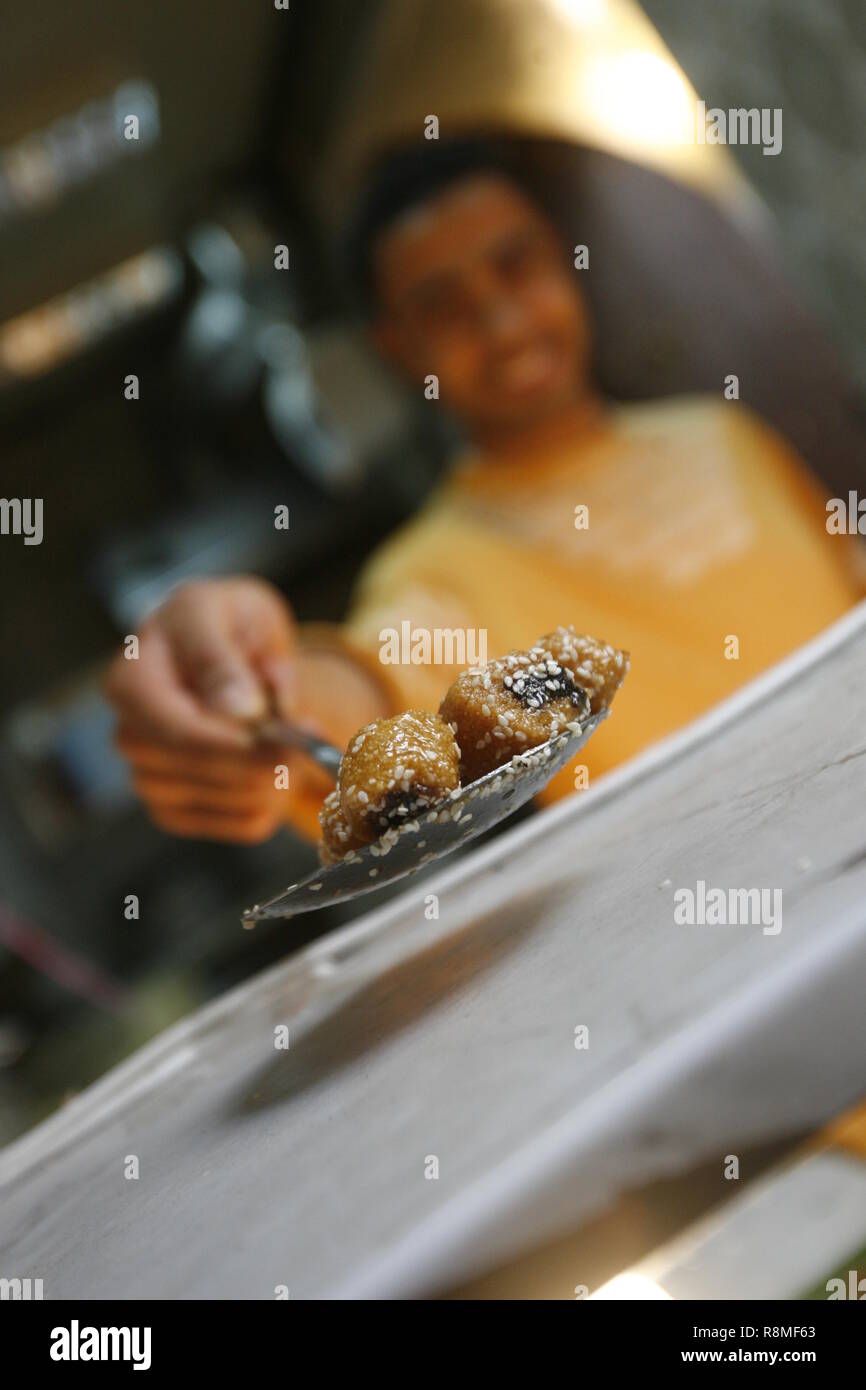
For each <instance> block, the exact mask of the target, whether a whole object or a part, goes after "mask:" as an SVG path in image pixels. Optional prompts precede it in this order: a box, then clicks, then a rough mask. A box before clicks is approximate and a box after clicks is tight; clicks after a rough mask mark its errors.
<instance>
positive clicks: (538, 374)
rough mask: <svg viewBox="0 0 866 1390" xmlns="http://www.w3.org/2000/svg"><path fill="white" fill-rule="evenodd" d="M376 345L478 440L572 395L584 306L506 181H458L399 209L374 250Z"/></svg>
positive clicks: (570, 273)
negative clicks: (432, 389)
mask: <svg viewBox="0 0 866 1390" xmlns="http://www.w3.org/2000/svg"><path fill="white" fill-rule="evenodd" d="M374 271H375V275H376V282H377V287H378V294H379V306H380V307H379V316H378V322H377V329H376V336H377V341H378V343H379V346H380V348H381V349H382V351H383V352H384V353H385V355H386V356H387V357H389V358H390V359H391V360H392V361H393V362H394V363H395V365H397V366H398V367H399V368H400V369H401V370H402V371H403V372H405V373H406V374H407V375H408V376H410V377H411V378H412V379H413V380H415V381H423V379H424V378H425V377H426V376H428V375H430V374H431V373H434V374H435V375H436V376H437V377H438V378H439V387H440V392H441V396H442V399H443V400H444V401H445V402H446V403H447V404H448V405H449V406H450V407H451V408H452V409H453V410H455V411H456V412H457V413H458V414H459V415H460V416H462V417H463V419H464V420H465V422H466V423H467V424H468V425H469V426H470V428H474V429H476V430H478V431H480V432H482V433H488V434H489V433H491V432H497V431H503V430H507V429H509V428H514V427H518V428H519V427H524V426H526V425H530V424H532V423H534V422H536V421H539V420H541V419H543V418H544V417H546V416H548V415H552V414H554V413H555V412H556V411H557V410H560V409H562V408H564V407H565V406H567V405H569V404H571V403H572V402H574V401H575V400H576V399H578V398H579V396H580V394H581V391H582V388H583V386H584V384H585V379H586V373H587V363H588V357H589V326H588V323H587V319H586V313H585V309H584V305H583V300H582V298H581V296H580V294H579V292H578V289H577V286H576V284H575V276H576V273H577V272H576V271H574V270H572V269H571V268H570V265H569V263H568V261H567V260H566V257H565V254H564V249H563V247H562V246H561V245H560V243H559V241H558V240H557V237H556V235H555V233H554V231H553V228H552V227H551V226H550V223H549V222H548V221H547V220H546V219H545V217H544V216H543V215H542V213H541V212H540V211H539V209H538V208H537V207H536V206H535V205H534V204H533V203H532V202H530V201H529V199H528V198H527V197H525V196H524V194H523V193H522V192H521V191H520V190H519V189H518V188H517V187H516V186H515V185H513V184H512V183H510V182H509V181H508V180H507V179H505V178H502V177H499V176H498V175H495V174H479V175H472V176H468V177H467V178H465V179H462V180H460V181H459V182H457V183H455V184H453V185H452V186H451V187H449V188H447V189H445V190H444V191H443V192H442V193H440V194H437V195H435V196H434V197H433V198H431V199H430V200H429V201H427V202H425V203H423V204H421V205H420V206H419V207H417V208H415V209H413V210H411V211H410V212H408V213H406V215H405V216H404V217H402V218H400V219H399V220H398V221H396V222H395V223H394V224H393V225H392V226H390V227H388V228H387V229H386V230H385V231H384V232H383V233H382V234H381V235H380V237H379V239H378V241H377V243H376V245H375V247H374Z"/></svg>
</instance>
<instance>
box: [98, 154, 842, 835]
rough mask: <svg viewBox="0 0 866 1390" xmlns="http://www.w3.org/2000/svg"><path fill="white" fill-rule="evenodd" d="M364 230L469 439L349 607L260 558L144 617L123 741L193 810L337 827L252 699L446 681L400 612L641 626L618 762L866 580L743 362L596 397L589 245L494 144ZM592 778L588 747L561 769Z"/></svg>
mask: <svg viewBox="0 0 866 1390" xmlns="http://www.w3.org/2000/svg"><path fill="white" fill-rule="evenodd" d="M358 246H359V252H360V255H359V261H360V264H359V267H358V273H359V276H360V278H361V279H362V281H363V282H364V283H365V285H366V288H367V290H368V293H369V297H370V300H371V314H372V327H373V333H374V336H375V340H376V342H377V344H378V346H379V348H380V350H381V352H382V353H383V354H384V355H385V356H386V358H387V359H388V360H389V361H390V362H391V363H392V364H393V365H394V367H395V368H396V369H397V370H398V371H399V372H401V374H402V375H404V376H405V377H406V378H407V379H408V380H409V381H410V382H412V383H415V385H416V388H417V389H419V390H420V389H422V388H423V387H424V385H425V384H426V386H427V389H428V394H429V393H430V391H431V383H434V381H435V383H438V391H439V395H440V397H441V400H442V402H443V403H444V404H445V405H447V406H448V407H449V408H450V409H451V410H452V411H453V412H454V413H455V414H456V415H457V416H459V418H460V419H461V421H462V423H463V425H464V427H465V430H466V432H467V434H468V437H469V439H470V441H471V448H470V449H469V450H468V451H467V454H466V456H465V457H464V458H461V459H459V460H458V461H457V462H456V465H455V468H454V470H453V472H452V474H451V476H450V477H449V478H448V480H447V481H446V482H445V483H444V484H443V485H442V486H441V487H440V488H439V490H438V491H437V492H436V493H435V494H434V496H433V497H432V498H431V499H430V500H429V501H428V502H427V503H426V505H425V506H424V507H423V508H422V510H421V512H420V514H419V515H418V516H417V517H416V518H415V520H414V521H412V522H411V523H410V524H408V525H407V526H405V527H404V528H403V529H402V530H401V531H400V532H399V533H398V534H397V535H396V536H395V537H393V538H392V539H391V540H390V541H389V542H388V543H387V544H385V545H384V546H383V547H382V548H381V549H380V550H379V551H378V552H377V553H376V554H375V555H374V556H373V558H372V559H371V561H370V562H369V563H368V564H367V566H366V567H365V569H364V571H363V573H362V575H361V577H360V583H359V585H358V589H357V593H356V596H355V600H354V602H353V605H352V607H351V610H350V612H349V614H348V617H347V619H346V622H345V623H344V624H343V625H342V626H341V627H327V626H321V625H319V626H315V627H306V628H301V629H298V628H297V627H296V624H295V622H294V619H293V616H292V613H291V609H290V607H289V605H288V603H287V602H286V600H285V599H284V598H283V596H282V595H281V594H280V593H278V592H277V591H276V590H275V589H273V588H272V587H271V586H269V585H267V584H265V583H263V582H262V581H259V580H256V579H253V578H239V579H230V580H219V581H213V582H202V583H197V584H192V585H187V586H185V587H184V588H182V589H180V590H179V591H177V592H176V593H175V594H174V595H173V596H172V597H171V598H170V599H169V601H168V602H167V603H166V604H165V605H164V606H163V607H162V608H161V609H160V610H159V611H158V612H157V613H155V614H154V615H153V616H152V617H151V618H150V619H149V620H148V622H147V623H146V624H145V626H144V628H143V630H142V632H141V647H140V660H138V661H125V660H124V659H123V658H122V657H118V658H117V659H116V660H115V662H114V663H113V666H112V668H111V670H110V673H109V677H108V683H107V689H108V694H109V698H110V699H111V700H112V702H113V704H114V705H115V708H116V710H117V713H118V717H119V724H120V728H119V746H120V748H121V749H122V751H123V752H124V754H125V755H126V757H127V758H128V760H129V762H130V764H131V767H132V771H133V776H134V779H135V785H136V788H137V790H138V792H139V794H140V795H141V797H142V799H143V800H144V802H145V804H146V806H147V807H148V810H149V812H150V814H151V816H152V817H153V819H154V820H155V821H156V823H157V824H158V825H160V826H162V827H164V828H165V829H166V830H170V831H173V832H175V833H177V834H181V835H194V836H201V837H208V838H214V839H224V840H234V841H254V840H260V839H263V838H266V837H267V836H269V835H271V834H272V833H273V832H274V831H275V830H276V829H277V827H278V826H279V825H280V824H281V823H283V822H285V821H289V822H290V823H292V824H293V825H294V826H295V827H296V828H297V829H298V830H300V831H301V833H304V834H307V835H310V836H315V835H316V834H317V824H316V812H317V809H318V806H319V805H320V804H321V800H322V797H323V796H324V794H325V792H326V791H327V789H328V783H327V781H325V780H324V779H323V778H322V776H321V774H320V773H318V772H317V771H316V770H315V769H314V768H312V767H311V766H310V765H309V763H307V762H306V760H304V759H302V758H300V757H298V756H297V755H288V754H285V755H281V758H282V759H283V760H289V761H290V762H291V767H292V774H291V789H290V790H289V791H282V790H275V787H274V764H275V762H276V761H278V760H280V759H278V758H277V757H276V756H275V751H274V749H273V748H272V747H271V748H262V747H261V745H260V744H258V743H257V740H256V735H255V724H256V721H257V720H259V719H261V718H262V717H263V716H265V715H266V714H267V713H268V711H269V710H270V709H272V708H278V709H280V710H281V711H282V712H283V713H284V714H286V715H290V716H291V717H293V718H295V719H296V720H298V721H301V722H303V723H305V724H306V725H307V726H308V727H310V728H312V729H314V730H315V731H317V732H319V733H320V734H322V735H324V736H325V737H327V738H329V739H330V740H331V741H332V742H334V743H337V744H338V745H341V746H342V745H344V744H345V742H346V741H347V739H348V738H349V736H350V735H351V734H352V733H353V732H354V730H355V729H357V728H358V727H359V726H360V725H362V724H364V723H365V722H367V721H369V720H371V719H373V718H375V717H377V716H379V715H384V714H388V713H393V712H395V711H397V710H399V709H404V708H407V707H409V706H416V707H422V708H429V709H435V708H436V707H437V705H438V703H439V700H440V698H441V696H442V694H443V693H444V691H445V689H446V687H447V685H448V684H449V682H450V680H451V679H452V678H453V676H454V674H455V670H454V669H453V668H449V667H447V666H441V665H440V666H436V665H426V666H423V665H422V666H419V665H414V664H412V663H411V662H407V663H406V664H402V665H393V664H387V663H385V662H383V661H382V660H380V650H381V648H382V642H383V634H384V633H385V632H386V630H389V629H390V630H394V629H396V630H397V631H398V632H399V631H401V625H402V624H403V623H406V622H408V623H409V624H410V629H411V631H413V632H419V631H426V632H435V631H436V630H437V629H438V630H442V629H464V630H467V631H469V632H474V633H477V632H478V631H479V630H484V632H485V633H486V640H487V651H488V653H489V654H490V655H498V654H501V653H503V652H505V651H507V650H508V649H509V648H513V647H521V646H527V645H529V644H530V643H531V642H532V641H533V640H534V639H535V638H537V637H538V636H539V635H540V634H541V633H543V632H545V631H548V630H550V629H551V628H553V627H556V626H558V625H560V624H567V623H574V624H575V626H576V627H577V628H578V630H584V631H586V632H590V633H592V634H594V635H595V636H598V637H602V638H605V639H607V640H609V641H611V642H613V643H615V644H616V645H617V646H619V647H622V648H627V649H628V650H630V652H631V654H632V670H631V674H630V676H629V678H628V680H627V681H626V684H625V686H624V687H623V690H622V691H621V693H620V695H619V696H618V699H617V705H616V710H615V715H614V717H613V718H612V719H611V720H610V721H609V722H608V723H607V724H605V725H604V726H603V727H602V729H601V730H600V731H599V733H598V734H597V735H596V736H595V738H594V739H593V740H592V743H591V745H590V746H589V749H588V753H587V755H586V756H587V762H588V765H589V768H590V771H591V774H592V775H596V774H598V773H600V772H603V771H605V770H607V769H609V768H610V767H612V766H614V765H615V764H617V763H618V762H621V761H622V760H623V759H625V758H628V757H630V756H631V755H632V754H634V753H636V752H637V751H638V750H639V749H641V748H642V747H644V746H645V745H646V744H648V743H649V742H651V741H652V740H654V739H656V738H659V737H660V736H662V735H663V734H666V733H668V732H669V731H671V730H673V729H675V728H677V727H678V726H679V725H681V724H683V723H684V722H686V721H688V720H689V719H691V718H693V717H694V716H696V715H697V714H699V713H700V712H701V711H702V710H705V709H706V708H707V707H708V706H710V705H712V704H714V703H715V702H716V701H718V700H721V699H723V698H724V697H725V696H727V695H728V694H730V693H731V692H732V691H733V690H734V689H735V688H736V687H737V686H738V685H740V684H742V683H743V682H744V681H746V680H749V679H750V678H751V677H753V676H754V675H755V674H756V673H757V672H759V671H760V670H762V669H763V668H765V667H767V666H768V665H770V664H772V663H773V662H775V661H777V660H778V659H779V658H781V657H782V656H784V655H785V653H787V652H789V651H791V650H792V649H793V648H795V647H797V646H799V645H800V644H801V643H803V642H804V641H806V640H807V639H808V638H809V637H811V636H813V635H814V634H816V633H817V632H819V631H820V630H821V629H822V628H823V627H825V626H826V625H827V624H829V623H830V622H832V621H833V620H834V619H836V618H838V617H839V616H841V614H843V613H844V612H845V611H846V609H848V608H849V607H850V606H851V605H852V604H854V603H855V602H856V601H857V600H858V598H860V597H861V595H862V592H863V588H862V583H861V581H860V578H859V577H858V575H857V574H856V572H855V559H856V557H855V555H854V554H853V542H849V541H848V540H847V539H845V538H841V537H831V536H829V535H828V533H827V530H826V525H825V522H826V513H825V505H824V499H823V496H822V493H821V490H820V488H819V487H818V485H817V483H816V482H815V481H814V480H813V478H812V477H811V476H810V474H809V473H808V470H807V469H806V467H805V466H804V464H803V463H802V462H801V461H800V460H799V459H798V458H797V457H796V456H795V455H794V454H793V452H792V451H791V449H790V448H789V447H788V446H787V445H786V444H785V443H784V441H783V440H781V439H780V438H779V437H777V436H776V435H775V434H774V433H773V432H772V431H771V430H770V429H768V428H767V426H766V425H764V424H763V423H762V422H761V421H760V420H759V419H758V418H757V417H756V416H755V415H753V414H752V413H750V411H749V410H748V408H747V407H745V406H744V405H742V404H740V403H739V402H738V401H728V400H725V399H724V397H723V395H722V390H721V384H720V390H719V395H718V397H713V398H705V397H702V398H691V399H680V400H673V401H671V400H668V401H660V402H653V403H651V404H641V405H629V406H617V405H613V404H611V403H610V402H609V401H606V400H604V399H603V398H602V396H601V395H600V394H599V392H598V390H597V389H596V387H595V385H594V383H593V379H592V372H591V358H592V334H591V328H590V324H589V321H588V317H587V311H586V306H585V303H584V300H583V296H582V294H581V287H580V271H579V270H576V269H575V268H574V267H573V265H572V263H571V261H570V259H569V257H568V256H567V255H566V254H565V248H564V246H563V244H562V239H561V237H559V236H558V234H557V232H556V231H555V229H554V227H553V225H552V224H551V222H550V221H549V220H548V218H547V217H546V216H545V214H544V213H543V211H542V209H541V208H540V207H539V206H538V205H537V204H536V203H535V202H534V201H533V200H532V198H530V197H529V196H528V194H527V193H526V192H525V191H524V190H523V189H522V188H521V186H520V185H519V183H517V182H516V181H515V180H514V179H513V178H512V177H511V176H510V175H509V174H508V173H507V172H505V171H504V170H503V169H502V168H501V167H500V166H498V165H497V164H496V163H494V162H492V161H490V160H488V159H486V158H485V157H483V156H479V154H478V152H477V151H467V149H466V148H462V149H457V150H454V149H452V150H449V149H448V148H447V147H446V148H443V149H439V148H437V147H436V146H435V145H426V146H425V147H424V148H423V149H422V150H420V151H418V152H417V153H415V154H413V155H409V156H405V157H401V158H399V159H397V160H395V161H393V162H392V163H391V164H390V165H389V166H388V167H387V169H386V171H385V173H384V175H383V176H382V177H380V179H379V180H378V181H377V182H376V183H375V184H374V185H373V187H372V190H371V193H370V196H369V198H368V201H367V205H366V209H365V212H364V215H363V216H362V218H361V222H360V230H359V237H358ZM707 331H708V332H711V331H712V325H707ZM433 389H435V386H434V388H433ZM436 408H437V407H436V406H435V405H434V404H432V403H431V404H430V409H431V410H434V409H436ZM584 756H585V755H584V754H581V758H583V757H584ZM573 787H574V776H573V772H572V771H571V770H569V769H567V770H566V771H565V773H563V774H561V775H560V777H558V778H556V779H555V780H554V782H553V783H551V786H550V787H549V788H548V789H547V793H546V796H547V798H548V799H549V798H551V797H555V796H559V795H563V794H565V793H567V792H569V791H571V790H573Z"/></svg>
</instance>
